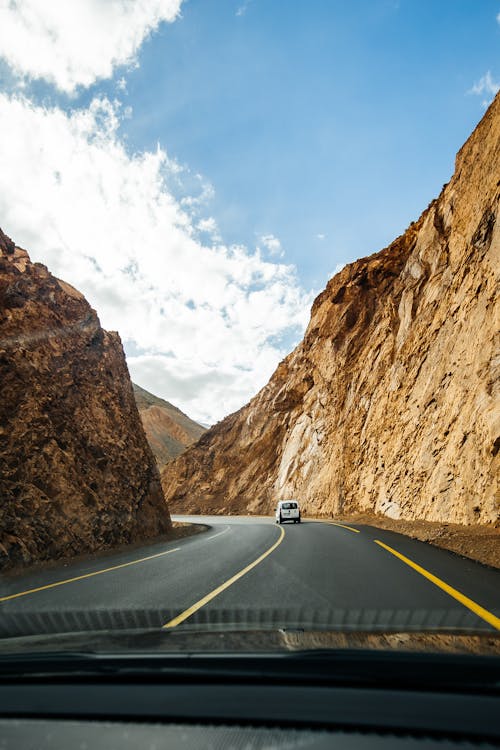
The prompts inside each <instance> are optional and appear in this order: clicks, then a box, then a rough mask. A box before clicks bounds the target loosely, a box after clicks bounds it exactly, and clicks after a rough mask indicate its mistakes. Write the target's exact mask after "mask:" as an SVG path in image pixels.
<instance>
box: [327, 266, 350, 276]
mask: <svg viewBox="0 0 500 750" xmlns="http://www.w3.org/2000/svg"><path fill="white" fill-rule="evenodd" d="M345 267H346V264H345V263H337V265H336V266H335V268H334V269H333V271H332V272H331V273H330V275H329V277H328V278H330V279H332V278H333V277H334V276H336V275H337V274H338V273H340V272H341V271H342V269H343V268H345Z"/></svg>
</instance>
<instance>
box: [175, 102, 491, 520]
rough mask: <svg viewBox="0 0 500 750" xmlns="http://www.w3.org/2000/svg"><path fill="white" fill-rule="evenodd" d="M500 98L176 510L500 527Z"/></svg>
mask: <svg viewBox="0 0 500 750" xmlns="http://www.w3.org/2000/svg"><path fill="white" fill-rule="evenodd" d="M499 177H500V95H497V97H496V99H495V101H494V102H493V104H492V105H491V106H490V108H489V110H488V111H487V112H486V114H485V115H484V117H483V119H482V121H481V123H480V124H479V125H478V127H477V128H476V130H475V131H474V133H473V134H472V135H471V137H470V138H469V140H468V141H467V142H466V143H465V145H464V146H463V147H462V149H461V150H460V152H459V153H458V155H457V159H456V169H455V174H454V176H453V178H452V180H451V181H450V182H449V184H448V185H446V186H445V187H444V188H443V190H442V192H441V195H440V196H439V198H438V199H437V200H435V201H433V202H432V203H431V204H430V206H429V207H428V208H427V210H426V211H424V213H423V214H422V216H421V217H420V219H419V220H418V221H417V222H415V223H413V224H411V225H410V227H409V228H408V229H407V231H406V232H405V234H404V235H402V236H401V237H399V238H398V239H396V240H395V241H394V242H393V243H392V244H391V245H390V246H389V247H388V248H386V249H385V250H382V251H381V252H379V253H377V254H375V255H372V256H370V257H368V258H363V259H361V260H358V261H356V262H355V263H352V264H350V265H348V266H346V267H345V268H344V269H343V270H342V271H341V272H340V273H339V274H337V275H336V276H335V277H334V278H333V279H331V280H330V281H329V283H328V285H327V287H326V289H325V290H324V291H323V292H322V293H321V294H320V295H319V296H318V298H317V299H316V300H315V302H314V304H313V307H312V311H311V320H310V323H309V326H308V328H307V331H306V333H305V336H304V339H303V341H302V342H301V343H300V344H299V346H298V347H297V348H296V349H295V351H293V352H292V353H291V354H290V355H289V356H288V357H287V358H286V359H285V360H284V361H283V362H281V364H280V365H279V366H278V368H277V370H276V371H275V373H274V375H273V376H272V377H271V379H270V381H269V383H268V384H267V385H266V386H265V387H264V388H263V389H262V390H261V391H260V393H258V394H257V395H256V396H255V398H253V399H252V400H251V401H250V403H249V404H248V405H247V406H245V407H244V408H242V409H241V410H240V411H239V412H237V413H235V414H232V415H231V416H229V417H227V418H226V419H225V420H223V421H222V422H220V423H219V424H218V425H216V426H215V427H213V428H212V429H211V430H209V431H208V432H207V433H206V434H205V435H204V436H203V437H202V438H201V440H200V441H199V442H198V443H197V444H196V445H195V446H193V447H192V448H190V449H188V450H187V451H186V452H185V453H184V454H183V455H182V456H180V457H179V458H178V459H177V460H176V461H174V462H173V463H171V464H169V465H168V466H167V467H166V468H165V469H164V471H163V473H162V483H163V487H164V490H165V493H166V497H167V499H168V500H169V501H170V503H171V505H172V507H173V508H174V509H175V510H176V511H196V512H217V511H219V512H220V511H221V510H222V509H229V510H230V511H233V512H250V513H252V512H264V513H269V512H270V511H271V510H272V508H273V506H274V502H275V500H276V499H277V498H289V497H298V498H300V499H301V500H302V501H303V503H304V505H305V507H306V510H307V511H308V512H310V513H325V514H338V513H348V512H365V511H367V512H376V513H382V514H386V515H387V516H389V517H391V518H395V519H398V518H400V519H418V518H421V519H427V520H430V521H449V522H455V523H461V524H473V523H494V524H497V523H498V522H499V502H498V495H497V491H498V489H497V477H498V446H499V442H500V441H499V435H500V408H499V400H498V394H499V372H500V352H499V346H498V344H499V333H498V332H499V329H500V326H499V322H500V320H499V313H498V300H497V295H498V272H499V268H500V217H499V196H500V181H499Z"/></svg>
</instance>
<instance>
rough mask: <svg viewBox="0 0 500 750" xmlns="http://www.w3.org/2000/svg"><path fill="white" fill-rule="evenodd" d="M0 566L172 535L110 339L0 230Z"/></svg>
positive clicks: (72, 295) (117, 349)
mask: <svg viewBox="0 0 500 750" xmlns="http://www.w3.org/2000/svg"><path fill="white" fill-rule="evenodd" d="M0 383H1V394H2V397H1V399H0V564H17V563H27V562H33V561H36V560H46V559H53V558H56V557H60V556H62V555H64V556H66V555H74V554H77V553H81V552H89V551H94V550H98V549H105V548H108V547H112V546H115V545H118V544H123V543H129V542H135V541H139V540H144V539H149V538H152V537H155V536H157V535H159V534H163V533H165V532H167V531H169V529H170V528H171V523H170V516H169V513H168V509H167V506H166V504H165V500H164V498H163V494H162V491H161V485H160V477H159V473H158V469H157V466H156V463H155V460H154V458H153V455H152V453H151V450H150V448H149V446H148V444H147V441H146V438H145V435H144V431H143V429H142V425H141V421H140V418H139V414H138V411H137V407H136V405H135V400H134V394H133V391H132V384H131V381H130V377H129V373H128V369H127V365H126V363H125V357H124V354H123V349H122V346H121V342H120V338H119V336H118V334H117V333H109V332H106V331H104V330H103V329H102V328H101V326H100V323H99V319H98V317H97V315H96V313H95V312H94V310H92V308H91V307H90V305H89V304H88V303H87V302H86V300H85V299H84V297H83V295H82V294H80V292H78V291H77V290H76V289H74V288H73V287H72V286H70V285H69V284H67V283H65V282H64V281H61V280H60V279H56V278H55V277H54V276H52V275H51V274H50V273H49V271H48V270H47V268H46V267H45V266H43V265H41V264H40V263H31V261H30V258H29V256H28V253H27V252H26V251H24V250H21V249H20V248H18V247H16V246H15V245H14V243H13V242H12V241H11V240H10V239H9V238H8V237H7V236H6V235H4V234H3V233H2V232H1V231H0Z"/></svg>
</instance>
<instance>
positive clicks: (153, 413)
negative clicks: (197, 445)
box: [132, 383, 206, 469]
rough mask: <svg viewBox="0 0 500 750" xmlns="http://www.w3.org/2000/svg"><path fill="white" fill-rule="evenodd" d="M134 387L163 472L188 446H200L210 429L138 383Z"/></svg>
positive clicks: (149, 438)
mask: <svg viewBox="0 0 500 750" xmlns="http://www.w3.org/2000/svg"><path fill="white" fill-rule="evenodd" d="M132 386H133V388H134V396H135V402H136V404H137V408H138V409H139V414H140V417H141V421H142V426H143V427H144V432H145V433H146V437H147V440H148V443H149V445H150V448H151V450H152V451H153V455H154V457H155V459H156V463H157V464H158V468H159V469H162V468H163V467H164V466H165V464H166V463H168V462H169V461H171V460H172V459H173V458H177V456H179V455H180V454H181V453H182V452H183V451H184V450H185V449H186V448H187V447H188V445H192V443H194V442H196V440H198V439H199V438H200V437H201V436H202V435H203V433H204V432H206V428H205V427H202V426H201V424H198V423H197V422H194V421H193V420H192V419H190V418H189V417H188V416H187V415H186V414H184V412H182V411H181V410H180V409H178V408H177V407H176V406H174V405H173V404H171V403H170V402H169V401H165V400H164V399H162V398H158V396H154V395H153V394H152V393H149V392H148V391H146V390H144V388H141V387H140V386H139V385H136V384H135V383H132Z"/></svg>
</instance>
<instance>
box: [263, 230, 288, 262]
mask: <svg viewBox="0 0 500 750" xmlns="http://www.w3.org/2000/svg"><path fill="white" fill-rule="evenodd" d="M259 243H260V244H261V245H262V246H263V247H264V248H265V249H266V250H267V251H268V252H269V254H270V255H273V256H275V257H279V258H282V257H283V256H284V254H285V253H284V251H283V248H282V247H281V242H280V240H279V239H278V238H277V237H275V236H274V234H261V236H260V237H259Z"/></svg>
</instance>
